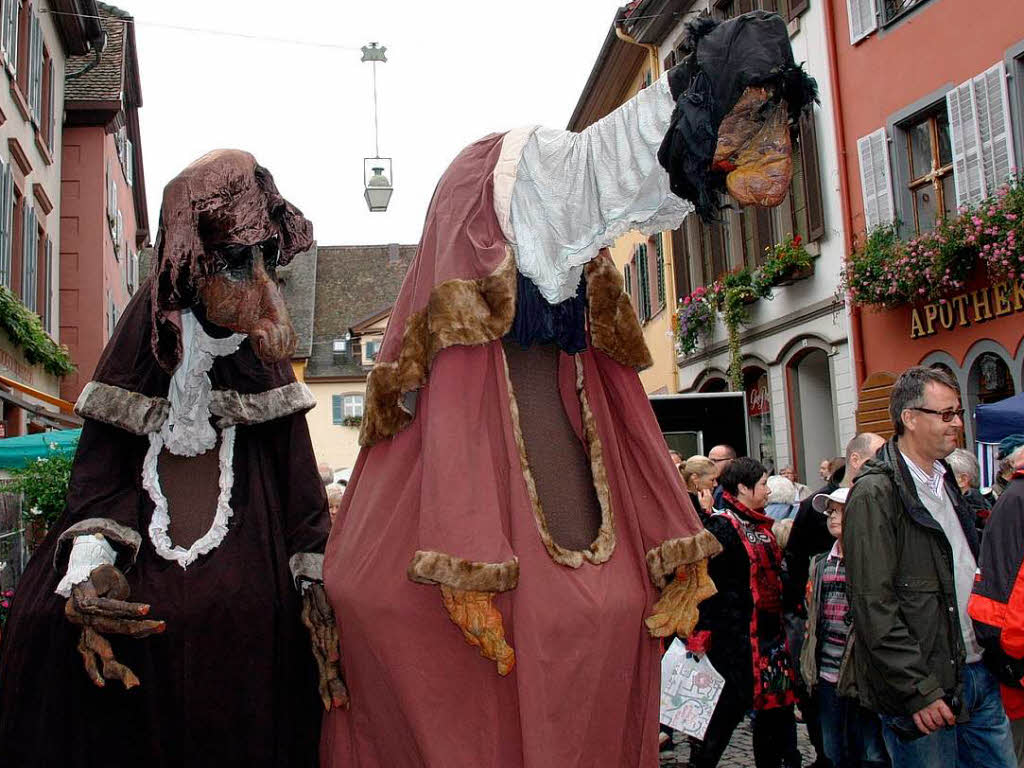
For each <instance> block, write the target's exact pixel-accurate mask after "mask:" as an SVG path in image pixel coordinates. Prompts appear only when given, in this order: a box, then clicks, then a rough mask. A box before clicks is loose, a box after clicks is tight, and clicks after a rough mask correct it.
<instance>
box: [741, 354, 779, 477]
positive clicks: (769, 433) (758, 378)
mask: <svg viewBox="0 0 1024 768" xmlns="http://www.w3.org/2000/svg"><path fill="white" fill-rule="evenodd" d="M743 391H744V392H745V393H746V395H747V439H748V440H749V443H750V444H749V446H748V448H747V451H748V455H750V456H753V457H754V458H756V459H757V460H758V461H760V462H761V463H762V464H764V465H765V467H767V468H768V470H769V472H774V471H777V469H778V467H776V466H775V433H774V430H773V425H772V398H771V388H770V387H769V386H768V371H767V370H765V369H764V368H763V367H761V366H759V365H752V366H749V367H747V368H744V369H743Z"/></svg>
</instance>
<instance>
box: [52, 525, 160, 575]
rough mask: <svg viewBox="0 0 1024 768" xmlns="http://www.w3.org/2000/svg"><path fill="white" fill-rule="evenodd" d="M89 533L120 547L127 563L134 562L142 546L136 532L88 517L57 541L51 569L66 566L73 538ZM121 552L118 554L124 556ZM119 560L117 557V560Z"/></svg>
mask: <svg viewBox="0 0 1024 768" xmlns="http://www.w3.org/2000/svg"><path fill="white" fill-rule="evenodd" d="M90 533H100V534H103V537H104V538H105V539H107V541H109V542H110V543H111V544H116V545H120V547H121V548H123V550H127V555H128V557H127V560H128V562H129V563H134V562H135V556H136V555H138V554H139V547H140V546H142V537H141V536H140V535H139V534H138V532H137V531H133V530H132V529H131V528H128V527H126V526H124V525H121V524H120V523H118V522H116V521H114V520H110V519H109V518H106V517H90V518H88V519H86V520H79V521H78V522H77V523H75V524H74V525H72V526H70V527H69V528H68V529H67V530H66V531H64V533H62V534H61V535H60V538H59V539H57V549H55V550H54V552H53V567H54V568H56V569H57V570H61V568H62V566H66V564H67V553H68V552H69V551H70V550H71V545H72V544H73V543H74V541H75V537H76V536H88V535H89V534H90ZM123 550H122V551H121V552H119V554H125V552H124V551H123ZM120 559H121V558H120V557H119V558H118V560H120ZM122 565H123V564H122Z"/></svg>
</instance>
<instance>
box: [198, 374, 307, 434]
mask: <svg viewBox="0 0 1024 768" xmlns="http://www.w3.org/2000/svg"><path fill="white" fill-rule="evenodd" d="M314 405H316V398H315V397H313V393H312V392H310V391H309V387H307V386H306V385H305V384H303V383H302V382H301V381H293V382H292V383H291V384H285V385H284V386H283V387H277V388H276V389H268V390H267V391H266V392H258V393H256V394H253V395H241V394H239V393H238V392H236V391H234V390H233V389H215V390H213V392H211V393H210V413H212V414H213V415H214V416H217V417H218V419H217V426H218V427H220V428H221V429H223V428H224V427H230V426H233V425H235V424H262V423H263V422H266V421H273V420H274V419H280V418H283V417H285V416H291V415H292V414H294V413H299V412H300V411H302V412H304V411H308V410H310V409H311V408H312V407H313V406H314Z"/></svg>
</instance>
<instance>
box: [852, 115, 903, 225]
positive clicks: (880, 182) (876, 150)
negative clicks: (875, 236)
mask: <svg viewBox="0 0 1024 768" xmlns="http://www.w3.org/2000/svg"><path fill="white" fill-rule="evenodd" d="M857 155H858V156H859V157H860V188H861V192H862V193H863V195H864V225H865V227H866V228H867V230H868V231H869V232H870V231H871V230H872V229H875V228H876V227H880V226H884V225H886V224H891V223H892V222H893V220H894V219H895V212H894V210H893V205H892V172H891V171H890V169H889V142H888V139H887V138H886V134H885V129H884V128H879V129H878V130H877V131H875V132H874V133H870V134H868V135H867V136H863V137H861V138H859V139H857Z"/></svg>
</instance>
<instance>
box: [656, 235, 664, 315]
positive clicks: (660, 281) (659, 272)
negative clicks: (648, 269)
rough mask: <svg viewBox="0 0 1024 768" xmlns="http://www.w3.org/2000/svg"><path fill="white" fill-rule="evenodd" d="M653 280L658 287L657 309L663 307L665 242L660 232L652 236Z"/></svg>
mask: <svg viewBox="0 0 1024 768" xmlns="http://www.w3.org/2000/svg"><path fill="white" fill-rule="evenodd" d="M654 250H655V254H656V255H655V266H654V269H655V273H656V274H655V279H656V281H657V287H658V309H661V308H662V307H664V306H665V241H664V240H663V239H662V236H661V232H659V233H658V234H656V235H655V236H654Z"/></svg>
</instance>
